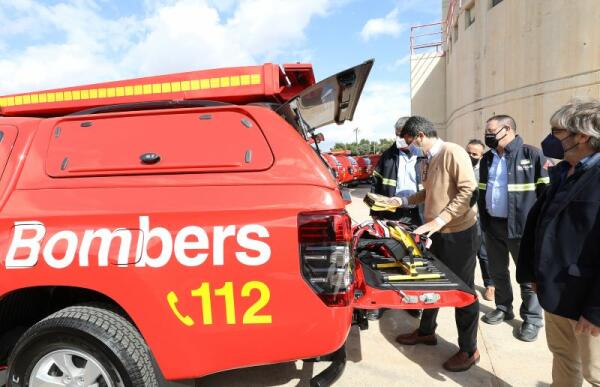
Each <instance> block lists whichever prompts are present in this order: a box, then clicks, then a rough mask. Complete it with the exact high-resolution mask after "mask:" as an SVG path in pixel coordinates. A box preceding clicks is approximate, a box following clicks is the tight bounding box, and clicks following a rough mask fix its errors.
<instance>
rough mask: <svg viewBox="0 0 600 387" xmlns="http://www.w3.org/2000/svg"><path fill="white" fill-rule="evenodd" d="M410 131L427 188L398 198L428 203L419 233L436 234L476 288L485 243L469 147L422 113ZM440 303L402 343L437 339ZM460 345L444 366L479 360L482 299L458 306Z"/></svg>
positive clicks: (440, 250) (444, 257)
mask: <svg viewBox="0 0 600 387" xmlns="http://www.w3.org/2000/svg"><path fill="white" fill-rule="evenodd" d="M404 130H405V131H406V133H414V141H413V144H415V145H417V146H418V147H420V148H421V149H422V150H423V152H424V153H425V154H426V155H427V158H428V159H427V161H425V162H424V163H423V168H422V171H421V175H422V180H423V186H424V189H423V190H421V191H419V192H417V193H416V194H414V195H411V196H410V197H400V198H395V199H394V200H395V201H396V202H397V203H398V204H399V205H401V206H407V205H415V204H419V203H423V204H424V210H423V214H424V219H425V221H426V223H425V224H423V225H422V226H421V227H419V228H417V229H416V230H415V233H416V234H425V235H428V236H430V237H431V241H432V244H431V249H430V251H431V252H432V253H433V254H434V255H435V256H436V257H437V258H438V259H439V260H440V261H442V262H443V263H444V264H445V265H446V266H447V267H448V268H449V269H450V270H452V271H453V272H454V273H455V274H456V275H457V276H458V277H459V278H460V279H461V280H462V281H464V282H465V283H466V284H467V286H469V287H471V288H474V280H475V266H476V261H475V255H476V253H477V249H478V248H479V236H478V232H477V225H476V223H477V208H476V207H475V196H476V195H477V182H476V181H475V174H474V172H473V167H472V165H471V161H470V160H469V156H468V155H467V152H465V150H464V149H463V148H462V147H461V146H460V145H457V144H453V143H450V142H444V141H442V139H440V138H438V136H437V132H436V130H435V128H434V126H433V124H432V123H431V122H430V121H429V120H427V119H425V118H423V117H419V116H413V117H411V118H410V119H409V120H408V121H407V122H406V124H405V126H404ZM437 314H438V309H427V310H424V311H423V316H422V317H421V322H420V324H419V328H418V329H417V330H415V331H413V332H412V333H407V334H401V335H399V336H398V337H396V341H397V342H398V343H400V344H402V345H417V344H424V345H436V344H437V336H436V334H435V331H436V328H437V323H436V320H437ZM455 314H456V327H457V330H458V345H459V351H458V352H457V353H456V354H455V355H454V356H452V357H451V358H450V359H448V360H447V361H446V362H445V363H444V364H443V366H444V368H445V369H446V370H448V371H452V372H460V371H466V370H468V369H469V368H471V367H472V366H473V365H474V364H475V363H477V362H478V361H479V351H478V350H477V324H478V314H479V302H478V301H477V300H475V302H473V303H472V304H470V305H467V306H464V307H462V308H456V309H455Z"/></svg>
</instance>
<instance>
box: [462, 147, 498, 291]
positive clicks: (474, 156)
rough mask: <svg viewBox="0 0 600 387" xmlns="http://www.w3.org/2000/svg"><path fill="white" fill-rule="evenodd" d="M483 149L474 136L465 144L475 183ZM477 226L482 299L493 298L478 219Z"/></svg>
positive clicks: (492, 283)
mask: <svg viewBox="0 0 600 387" xmlns="http://www.w3.org/2000/svg"><path fill="white" fill-rule="evenodd" d="M484 151H485V145H483V143H482V142H481V140H478V139H476V138H474V139H472V140H470V141H469V143H468V144H467V153H468V154H469V157H470V158H471V163H472V164H473V171H474V172H475V179H476V180H477V183H479V166H480V164H481V163H480V161H481V159H482V157H483V152H484ZM477 227H478V231H479V236H480V237H481V245H480V246H479V250H478V251H477V258H478V259H479V268H480V269H481V277H482V278H483V286H485V291H484V292H483V299H484V300H487V301H493V300H494V291H495V287H494V280H492V277H491V276H490V269H489V264H488V255H487V250H486V248H485V238H484V237H483V233H482V231H481V225H480V222H479V219H477Z"/></svg>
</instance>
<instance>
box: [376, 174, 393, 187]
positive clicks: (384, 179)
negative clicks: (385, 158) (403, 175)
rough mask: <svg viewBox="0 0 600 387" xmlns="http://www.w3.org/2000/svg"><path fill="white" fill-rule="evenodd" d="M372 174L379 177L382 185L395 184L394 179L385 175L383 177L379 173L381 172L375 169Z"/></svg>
mask: <svg viewBox="0 0 600 387" xmlns="http://www.w3.org/2000/svg"><path fill="white" fill-rule="evenodd" d="M373 176H376V177H378V178H380V179H381V181H382V183H383V185H391V186H392V187H395V186H396V180H393V179H386V178H385V177H383V176H382V175H381V173H379V172H377V171H373Z"/></svg>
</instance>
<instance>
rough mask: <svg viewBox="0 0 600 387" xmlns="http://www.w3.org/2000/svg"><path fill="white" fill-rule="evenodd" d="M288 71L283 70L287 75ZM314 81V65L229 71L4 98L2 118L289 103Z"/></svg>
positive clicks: (0, 105)
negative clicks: (147, 106) (159, 106)
mask: <svg viewBox="0 0 600 387" xmlns="http://www.w3.org/2000/svg"><path fill="white" fill-rule="evenodd" d="M284 71H285V72H284ZM314 83H315V79H314V75H313V71H312V66H311V65H306V64H304V65H300V64H294V65H284V66H283V69H281V68H280V67H279V66H278V65H275V64H271V63H267V64H264V65H262V66H247V67H230V68H222V69H213V70H200V71H191V72H185V73H175V74H168V75H159V76H153V77H145V78H136V79H128V80H122V81H116V82H105V83H96V84H92V85H83V86H76V87H67V88H62V89H53V90H45V91H39V92H32V93H22V94H13V95H7V96H0V114H1V115H4V116H23V115H35V116H51V115H61V114H67V113H72V112H76V111H79V110H83V109H88V108H92V107H97V106H106V105H113V104H120V103H135V102H147V101H160V100H194V99H196V100H197V99H208V100H214V101H223V102H231V103H249V102H285V101H286V100H287V99H289V98H290V97H292V94H296V93H298V92H300V91H301V90H303V89H304V88H306V87H308V86H310V85H312V84H314Z"/></svg>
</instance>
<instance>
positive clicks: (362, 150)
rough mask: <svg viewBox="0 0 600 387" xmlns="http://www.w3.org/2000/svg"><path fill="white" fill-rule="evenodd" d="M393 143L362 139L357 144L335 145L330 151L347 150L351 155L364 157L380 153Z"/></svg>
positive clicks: (392, 141) (387, 140) (383, 140)
mask: <svg viewBox="0 0 600 387" xmlns="http://www.w3.org/2000/svg"><path fill="white" fill-rule="evenodd" d="M393 143H394V140H391V139H386V138H382V139H379V140H378V141H370V140H367V139H366V138H363V139H362V140H360V141H359V143H358V144H357V143H355V142H350V143H341V142H338V143H336V144H335V145H334V146H333V148H331V150H333V151H338V150H349V151H350V152H351V153H352V154H353V155H366V154H371V153H382V152H383V151H385V150H386V149H387V148H389V147H390V146H391V145H392V144H393Z"/></svg>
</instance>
